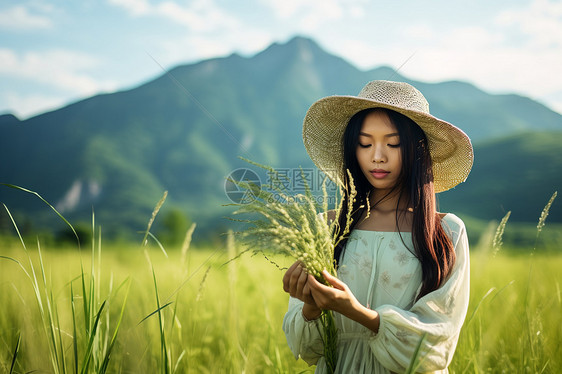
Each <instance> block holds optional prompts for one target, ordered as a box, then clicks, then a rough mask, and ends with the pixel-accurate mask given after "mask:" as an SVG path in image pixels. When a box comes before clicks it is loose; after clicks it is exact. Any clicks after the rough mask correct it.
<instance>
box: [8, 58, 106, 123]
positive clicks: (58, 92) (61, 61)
mask: <svg viewBox="0 0 562 374" xmlns="http://www.w3.org/2000/svg"><path fill="white" fill-rule="evenodd" d="M0 61H2V64H0V77H1V76H2V75H5V76H6V78H7V79H11V80H13V79H20V80H21V81H22V82H31V84H32V85H34V87H36V88H35V91H34V92H30V93H29V94H21V93H17V90H11V91H6V92H4V93H3V95H2V96H3V99H2V103H3V106H4V107H5V108H6V109H5V110H8V108H11V110H13V111H15V112H16V113H17V115H18V116H24V117H27V116H30V115H33V114H37V113H40V112H41V111H45V110H49V109H52V108H54V107H56V106H59V105H62V104H64V103H66V102H68V101H70V100H76V98H77V97H87V96H90V95H93V94H96V93H99V92H100V91H112V90H114V89H116V88H117V83H116V82H113V81H110V80H104V79H99V78H96V77H95V76H94V75H93V74H92V73H90V72H89V71H90V70H93V69H95V68H96V67H98V66H99V65H100V63H99V61H98V60H97V59H96V58H93V57H91V56H89V55H86V54H81V53H77V52H73V51H67V50H48V51H44V52H26V53H20V54H18V53H16V52H14V51H12V50H10V49H0ZM45 91H49V92H52V93H51V94H50V95H43V94H37V93H36V92H45Z"/></svg>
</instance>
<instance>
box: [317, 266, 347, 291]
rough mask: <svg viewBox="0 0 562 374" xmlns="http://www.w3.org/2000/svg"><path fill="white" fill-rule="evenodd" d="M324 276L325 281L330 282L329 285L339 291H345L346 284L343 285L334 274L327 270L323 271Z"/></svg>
mask: <svg viewBox="0 0 562 374" xmlns="http://www.w3.org/2000/svg"><path fill="white" fill-rule="evenodd" d="M322 275H323V276H324V279H326V281H328V283H330V284H331V285H332V286H334V287H335V288H337V289H339V290H344V289H345V283H343V282H342V281H341V280H339V279H338V278H336V277H334V276H333V275H332V274H330V273H328V271H327V270H323V271H322Z"/></svg>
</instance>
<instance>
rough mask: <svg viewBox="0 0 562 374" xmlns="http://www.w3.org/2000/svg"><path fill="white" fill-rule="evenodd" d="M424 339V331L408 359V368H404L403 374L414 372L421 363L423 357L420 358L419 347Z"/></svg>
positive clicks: (425, 337)
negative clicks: (410, 357)
mask: <svg viewBox="0 0 562 374" xmlns="http://www.w3.org/2000/svg"><path fill="white" fill-rule="evenodd" d="M426 339H427V333H424V334H423V335H422V336H421V338H420V340H419V342H418V345H417V347H416V350H415V351H414V355H413V356H412V359H411V360H410V365H409V366H408V369H407V370H406V372H405V374H412V373H415V372H416V371H417V370H418V368H419V367H420V365H421V363H422V362H423V358H422V359H421V360H420V359H419V356H420V354H421V347H422V345H423V343H424V342H425V340H426Z"/></svg>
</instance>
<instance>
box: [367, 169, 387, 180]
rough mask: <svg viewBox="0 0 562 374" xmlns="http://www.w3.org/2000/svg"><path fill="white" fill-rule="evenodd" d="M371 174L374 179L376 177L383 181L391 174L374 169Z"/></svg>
mask: <svg viewBox="0 0 562 374" xmlns="http://www.w3.org/2000/svg"><path fill="white" fill-rule="evenodd" d="M369 172H370V173H371V175H372V176H373V177H375V178H376V179H383V178H384V177H386V176H387V175H388V174H390V172H389V171H386V170H384V169H373V170H370V171H369Z"/></svg>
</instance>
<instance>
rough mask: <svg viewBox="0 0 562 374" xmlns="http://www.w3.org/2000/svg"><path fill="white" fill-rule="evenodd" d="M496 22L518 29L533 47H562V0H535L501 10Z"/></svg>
mask: <svg viewBox="0 0 562 374" xmlns="http://www.w3.org/2000/svg"><path fill="white" fill-rule="evenodd" d="M496 23H497V24H498V25H500V26H504V27H510V26H512V27H514V28H516V29H518V31H519V32H520V33H522V34H523V35H525V36H527V37H528V38H529V39H528V42H527V43H528V45H529V47H531V48H552V47H558V48H560V47H562V2H555V1H553V2H550V1H549V0H534V1H533V2H532V3H531V4H529V5H528V6H527V7H525V8H519V9H509V10H505V11H503V12H501V13H500V14H499V15H498V16H497V17H496Z"/></svg>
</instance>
